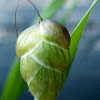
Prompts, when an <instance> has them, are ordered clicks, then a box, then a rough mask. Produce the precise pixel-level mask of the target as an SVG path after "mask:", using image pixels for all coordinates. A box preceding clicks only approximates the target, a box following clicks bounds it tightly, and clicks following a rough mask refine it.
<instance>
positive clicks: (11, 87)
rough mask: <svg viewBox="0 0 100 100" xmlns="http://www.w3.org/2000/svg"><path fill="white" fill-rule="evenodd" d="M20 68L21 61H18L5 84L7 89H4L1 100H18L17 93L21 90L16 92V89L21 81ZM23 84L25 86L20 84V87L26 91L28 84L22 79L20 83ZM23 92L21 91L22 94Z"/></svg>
mask: <svg viewBox="0 0 100 100" xmlns="http://www.w3.org/2000/svg"><path fill="white" fill-rule="evenodd" d="M19 66H20V61H19V60H18V59H17V60H16V62H15V63H14V66H13V68H12V70H11V72H10V75H9V77H8V79H7V82H6V84H5V88H4V91H3V94H2V98H1V100H16V97H17V94H16V92H17V91H19V90H20V89H19V90H17V91H16V89H18V85H19V80H20V67H19ZM22 82H23V83H24V84H22V85H21V84H20V85H19V86H20V87H21V88H23V90H24V89H25V87H24V86H25V85H26V83H25V82H24V80H22V79H21V81H20V83H22ZM15 91H16V92H15ZM21 92H22V91H20V93H21Z"/></svg>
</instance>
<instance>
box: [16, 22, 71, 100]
mask: <svg viewBox="0 0 100 100" xmlns="http://www.w3.org/2000/svg"><path fill="white" fill-rule="evenodd" d="M69 46H70V36H69V33H68V31H67V29H66V28H65V27H64V26H63V25H61V24H59V23H57V22H55V21H51V20H42V21H41V22H40V23H39V24H37V25H34V26H32V27H30V28H28V29H26V30H25V31H24V32H22V33H21V34H20V36H19V37H18V39H17V43H16V53H17V56H18V57H19V58H20V60H21V64H20V70H21V74H22V77H23V78H24V80H25V81H26V82H27V84H28V86H29V89H30V92H31V93H32V95H33V96H34V97H35V100H56V98H57V95H58V93H59V92H60V90H61V88H62V87H63V84H64V82H65V80H66V77H65V73H66V71H67V68H68V67H69Z"/></svg>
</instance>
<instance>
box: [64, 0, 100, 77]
mask: <svg viewBox="0 0 100 100" xmlns="http://www.w3.org/2000/svg"><path fill="white" fill-rule="evenodd" d="M98 1H99V0H94V2H93V3H92V5H91V6H90V8H89V10H88V11H87V12H86V14H85V15H84V17H83V18H82V20H81V21H80V23H79V24H78V26H77V27H76V28H75V30H74V32H73V34H72V36H71V44H70V67H69V69H68V70H67V72H66V76H68V73H69V71H70V68H71V65H72V63H73V60H74V57H75V54H76V51H77V48H78V44H79V41H80V39H81V36H82V33H83V31H84V28H85V25H86V22H87V20H88V17H89V15H90V13H91V11H92V9H93V7H94V6H95V5H96V3H97V2H98Z"/></svg>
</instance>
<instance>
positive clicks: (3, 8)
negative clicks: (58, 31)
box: [0, 0, 100, 100]
mask: <svg viewBox="0 0 100 100" xmlns="http://www.w3.org/2000/svg"><path fill="white" fill-rule="evenodd" d="M20 1H21V0H9V1H8V0H0V96H1V93H2V89H3V86H4V83H5V80H6V77H7V76H8V72H9V71H10V69H11V65H12V64H13V61H14V59H15V58H16V52H15V44H16V33H15V27H14V13H15V8H16V6H17V5H18V4H19V2H20ZM32 1H33V2H34V4H35V5H36V7H37V8H38V10H39V12H40V14H41V11H43V10H44V9H45V8H46V7H47V6H48V4H49V3H50V2H51V1H52V0H45V1H43V0H32ZM58 1H59V0H58ZM71 1H72V0H68V3H67V2H66V3H65V4H64V6H63V7H62V8H61V9H60V10H59V11H58V12H57V13H56V14H55V16H54V17H53V18H52V20H55V21H58V22H59V21H60V19H61V17H62V15H63V14H64V12H65V11H66V10H70V9H71V7H70V3H71ZM92 2H93V0H79V3H78V5H77V7H76V8H75V10H74V12H73V13H72V14H71V16H70V18H69V20H68V21H67V22H66V27H67V29H68V30H69V33H70V34H71V33H72V32H73V30H74V29H75V27H76V26H77V24H78V23H79V21H80V20H81V18H82V17H83V15H84V14H85V12H86V11H87V10H88V8H89V7H90V5H91V3H92ZM36 17H37V13H36V11H35V9H34V8H33V7H32V6H31V5H30V4H29V3H27V2H26V3H24V4H23V5H22V6H21V7H20V8H19V10H18V12H17V25H18V33H20V32H22V31H23V30H24V29H26V28H27V27H29V26H30V25H31V24H32V22H33V21H34V20H35V19H36ZM18 100H33V97H32V96H31V94H30V92H29V90H28V89H27V90H26V91H25V92H24V93H23V94H22V95H21V96H20V98H19V99H18ZM58 100H100V2H98V4H97V5H96V6H95V7H94V9H93V11H92V13H91V14H90V17H89V20H88V23H87V25H86V28H85V30H84V33H83V35H82V38H81V41H80V44H79V47H78V50H77V54H76V57H75V59H74V62H73V65H72V68H71V71H70V73H69V77H68V78H67V80H66V83H65V85H64V87H63V89H62V91H61V93H60V94H59V97H58Z"/></svg>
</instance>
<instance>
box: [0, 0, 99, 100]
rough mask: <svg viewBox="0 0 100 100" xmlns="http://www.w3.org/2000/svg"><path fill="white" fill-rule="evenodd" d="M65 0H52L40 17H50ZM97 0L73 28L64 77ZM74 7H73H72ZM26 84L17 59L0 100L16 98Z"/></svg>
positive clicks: (14, 99) (13, 99)
mask: <svg viewBox="0 0 100 100" xmlns="http://www.w3.org/2000/svg"><path fill="white" fill-rule="evenodd" d="M65 1H66V0H59V2H58V0H54V1H53V2H52V3H51V4H50V5H49V6H48V8H47V9H46V10H45V11H44V12H43V13H42V17H43V18H44V19H47V18H51V17H52V16H53V15H55V13H56V12H57V11H58V10H59V8H60V7H61V6H62V5H63V4H64V2H65ZM76 1H77V0H76ZM98 1H99V0H94V2H93V4H92V5H91V7H90V8H89V10H88V11H87V13H86V14H85V16H84V17H83V19H82V20H81V21H80V23H79V24H78V26H77V27H76V29H75V30H74V32H73V34H72V36H71V45H70V67H69V69H68V70H67V72H66V78H67V76H68V73H69V70H70V68H71V65H72V62H73V60H74V57H75V54H76V51H77V48H78V44H79V41H80V39H81V35H82V33H83V30H84V27H85V25H86V22H87V20H88V17H89V15H90V12H91V10H92V8H93V7H94V6H95V4H96V3H97V2H98ZM75 3H76V2H75ZM73 5H74V4H73ZM75 5H76V4H75ZM75 5H74V7H75ZM74 7H73V9H74ZM70 12H72V10H71V11H69V12H66V13H65V15H64V17H63V19H62V23H63V24H64V22H65V21H66V19H67V18H68V17H67V16H68V15H67V14H70ZM63 21H64V22H63ZM26 86H27V85H26V83H25V82H24V81H23V79H22V78H21V76H20V62H19V60H18V59H17V60H16V61H15V64H14V65H13V68H12V70H11V72H10V74H9V76H8V79H7V81H6V84H5V88H4V91H3V94H2V98H1V100H16V99H17V98H18V97H19V95H20V94H21V93H22V92H23V91H24V90H25V88H26Z"/></svg>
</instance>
